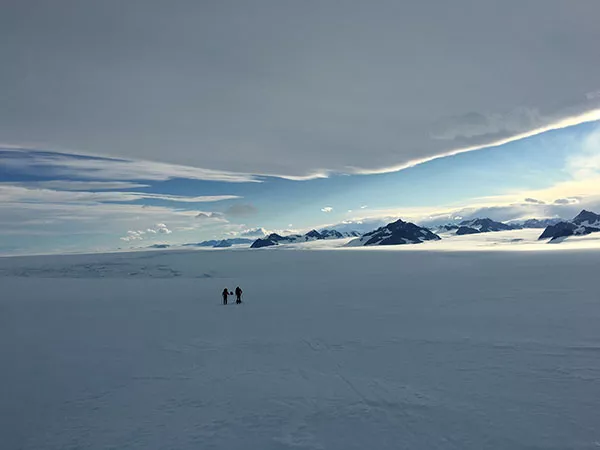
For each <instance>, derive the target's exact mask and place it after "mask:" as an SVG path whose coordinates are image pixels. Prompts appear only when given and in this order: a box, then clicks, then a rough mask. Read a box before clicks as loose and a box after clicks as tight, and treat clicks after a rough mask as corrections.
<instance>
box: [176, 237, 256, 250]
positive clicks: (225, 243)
mask: <svg viewBox="0 0 600 450" xmlns="http://www.w3.org/2000/svg"><path fill="white" fill-rule="evenodd" d="M252 242H253V240H252V239H247V238H231V239H221V240H214V239H213V240H210V241H202V242H198V243H190V244H183V246H184V247H214V248H226V247H231V246H233V245H242V244H251V243H252Z"/></svg>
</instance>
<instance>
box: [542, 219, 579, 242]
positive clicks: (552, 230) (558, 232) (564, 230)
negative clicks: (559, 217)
mask: <svg viewBox="0 0 600 450" xmlns="http://www.w3.org/2000/svg"><path fill="white" fill-rule="evenodd" d="M576 228H577V225H575V224H572V223H570V222H559V223H557V224H556V225H549V226H548V227H546V229H545V230H544V232H543V233H542V234H541V235H540V237H539V238H538V239H549V238H551V239H558V238H560V237H567V236H572V235H573V233H574V231H575V229H576Z"/></svg>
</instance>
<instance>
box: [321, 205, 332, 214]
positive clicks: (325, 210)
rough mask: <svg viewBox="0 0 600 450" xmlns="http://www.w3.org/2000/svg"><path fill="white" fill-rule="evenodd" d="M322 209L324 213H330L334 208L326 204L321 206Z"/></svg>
mask: <svg viewBox="0 0 600 450" xmlns="http://www.w3.org/2000/svg"><path fill="white" fill-rule="evenodd" d="M321 211H323V212H324V213H330V212H332V211H333V208H332V207H331V206H325V207H324V208H321Z"/></svg>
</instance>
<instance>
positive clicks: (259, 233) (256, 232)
mask: <svg viewBox="0 0 600 450" xmlns="http://www.w3.org/2000/svg"><path fill="white" fill-rule="evenodd" d="M268 234H269V232H268V231H267V230H265V229H264V228H262V227H259V228H250V229H247V230H243V231H241V232H240V234H239V235H240V236H241V237H263V236H266V235H268Z"/></svg>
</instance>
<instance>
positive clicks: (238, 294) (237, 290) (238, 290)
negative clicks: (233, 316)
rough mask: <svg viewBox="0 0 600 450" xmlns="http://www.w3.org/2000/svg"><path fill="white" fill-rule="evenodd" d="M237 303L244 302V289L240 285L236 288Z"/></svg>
mask: <svg viewBox="0 0 600 450" xmlns="http://www.w3.org/2000/svg"><path fill="white" fill-rule="evenodd" d="M235 303H236V304H238V305H239V304H240V303H242V290H241V289H240V287H239V286H238V287H236V288H235Z"/></svg>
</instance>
